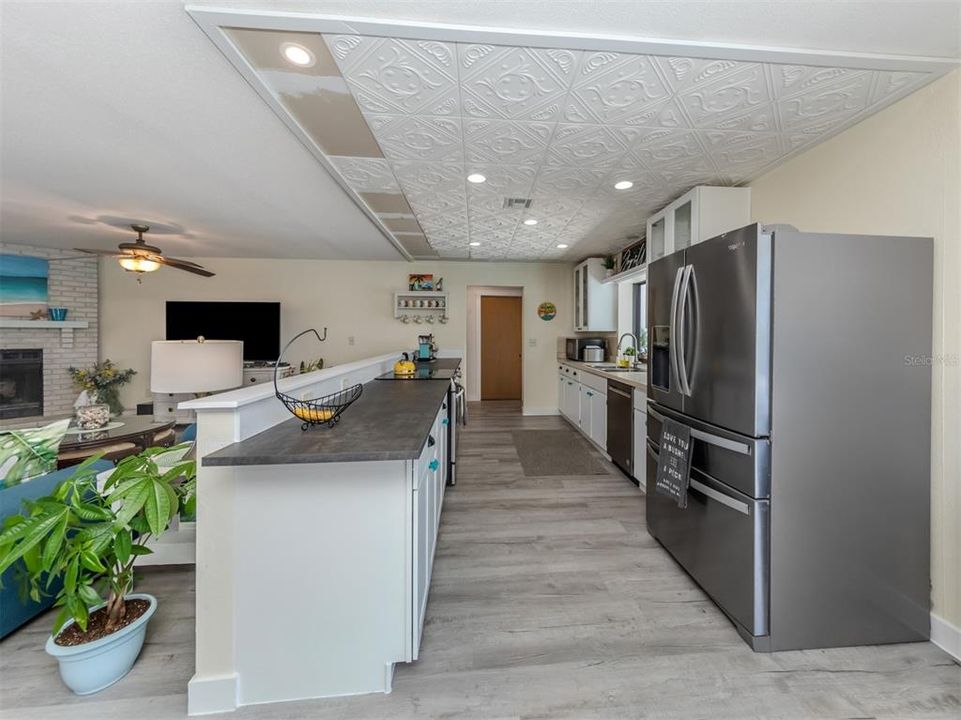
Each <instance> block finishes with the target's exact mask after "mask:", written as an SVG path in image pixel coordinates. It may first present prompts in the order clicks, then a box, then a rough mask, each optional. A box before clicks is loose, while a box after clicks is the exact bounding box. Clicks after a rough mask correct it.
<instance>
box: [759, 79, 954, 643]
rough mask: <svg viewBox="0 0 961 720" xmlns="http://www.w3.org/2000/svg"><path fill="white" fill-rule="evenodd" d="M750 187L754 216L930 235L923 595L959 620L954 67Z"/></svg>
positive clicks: (806, 226)
mask: <svg viewBox="0 0 961 720" xmlns="http://www.w3.org/2000/svg"><path fill="white" fill-rule="evenodd" d="M751 188H752V215H753V217H754V220H756V221H761V222H767V223H775V222H783V223H790V224H792V225H795V226H797V227H798V228H799V229H801V230H810V231H824V232H839V233H879V234H886V235H922V236H932V237H933V238H934V262H935V272H934V278H933V283H934V309H933V311H934V348H933V354H934V359H935V361H934V364H933V368H932V370H933V377H932V380H933V387H932V392H933V398H932V400H933V407H932V415H933V417H932V443H931V454H932V468H931V510H932V514H931V522H932V548H931V550H932V554H931V565H932V568H931V570H932V577H933V591H932V596H933V605H934V608H933V610H934V613H935V614H936V615H939V616H940V617H941V618H943V619H945V620H947V621H949V622H950V623H953V624H954V625H955V626H961V282H959V279H961V70H955V71H954V72H953V73H951V74H950V75H948V76H946V77H944V78H942V79H941V80H938V81H937V82H935V83H933V84H931V85H929V86H928V87H926V88H924V89H922V90H920V91H918V92H916V93H914V94H913V95H910V96H909V97H907V98H905V99H904V100H901V101H900V102H898V103H896V104H895V105H892V106H891V107H889V108H887V109H885V110H883V111H882V112H880V113H878V114H877V115H875V116H873V117H871V118H869V119H867V120H865V121H864V122H862V123H860V124H858V125H856V126H854V127H853V128H851V129H850V130H848V131H846V132H844V133H842V134H841V135H838V136H837V137H835V138H833V139H831V140H829V141H827V142H825V143H823V144H821V145H819V146H817V147H815V148H813V149H811V150H809V151H808V152H806V153H803V154H802V155H799V156H798V157H796V158H794V159H793V160H790V161H789V162H787V163H785V164H784V165H782V166H781V167H779V168H777V169H775V170H773V171H772V172H770V173H768V174H766V175H764V176H763V177H761V178H759V179H758V180H756V181H755V182H753V183H752V184H751ZM892 291H895V292H896V291H897V288H892Z"/></svg>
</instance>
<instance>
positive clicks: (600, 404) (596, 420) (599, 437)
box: [588, 390, 607, 450]
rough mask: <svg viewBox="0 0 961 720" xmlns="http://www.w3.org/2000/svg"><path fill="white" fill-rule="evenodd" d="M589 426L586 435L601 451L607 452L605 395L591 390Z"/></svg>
mask: <svg viewBox="0 0 961 720" xmlns="http://www.w3.org/2000/svg"><path fill="white" fill-rule="evenodd" d="M590 400H591V425H590V430H589V431H588V435H589V436H590V438H591V440H593V441H594V442H595V443H596V444H597V445H599V446H600V447H601V449H602V450H607V393H602V392H598V391H597V390H591V395H590Z"/></svg>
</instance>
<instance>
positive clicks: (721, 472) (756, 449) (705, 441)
mask: <svg viewBox="0 0 961 720" xmlns="http://www.w3.org/2000/svg"><path fill="white" fill-rule="evenodd" d="M665 417H669V418H671V419H673V420H677V421H678V422H680V423H683V424H684V425H688V426H689V427H690V428H691V441H692V442H691V467H693V468H696V469H698V470H699V471H701V472H703V473H704V474H706V475H709V476H711V477H713V478H715V479H717V480H718V481H720V482H722V483H724V484H725V485H729V486H731V487H732V488H734V489H735V490H738V491H740V492H742V493H744V494H745V495H748V496H750V497H752V498H769V497H770V496H771V441H770V440H768V439H767V438H751V437H747V436H745V435H739V434H738V433H735V432H731V431H730V430H723V429H721V428H718V427H714V426H712V425H708V424H707V423H704V422H699V421H697V420H694V419H693V418H690V417H687V416H686V415H682V414H681V413H678V412H673V411H672V410H669V409H667V408H665V407H662V406H660V405H655V404H652V403H648V406H647V438H648V440H649V441H650V442H652V443H653V444H654V447H655V448H657V446H658V445H659V444H660V442H661V420H663V419H664V418H665Z"/></svg>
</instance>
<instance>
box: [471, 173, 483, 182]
mask: <svg viewBox="0 0 961 720" xmlns="http://www.w3.org/2000/svg"><path fill="white" fill-rule="evenodd" d="M486 181H487V178H486V177H484V176H483V175H481V174H480V173H471V174H470V175H468V176H467V182H472V183H482V182H486Z"/></svg>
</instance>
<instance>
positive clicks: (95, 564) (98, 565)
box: [80, 550, 107, 573]
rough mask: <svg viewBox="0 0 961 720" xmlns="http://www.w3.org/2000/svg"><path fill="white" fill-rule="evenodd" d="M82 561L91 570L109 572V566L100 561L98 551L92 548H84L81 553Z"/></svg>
mask: <svg viewBox="0 0 961 720" xmlns="http://www.w3.org/2000/svg"><path fill="white" fill-rule="evenodd" d="M80 562H81V564H82V565H83V566H84V567H85V568H87V570H90V571H91V572H96V573H102V572H107V568H106V567H104V565H103V563H102V562H101V561H100V558H99V557H97V555H96V553H94V552H93V551H91V550H83V551H82V552H81V553H80Z"/></svg>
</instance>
